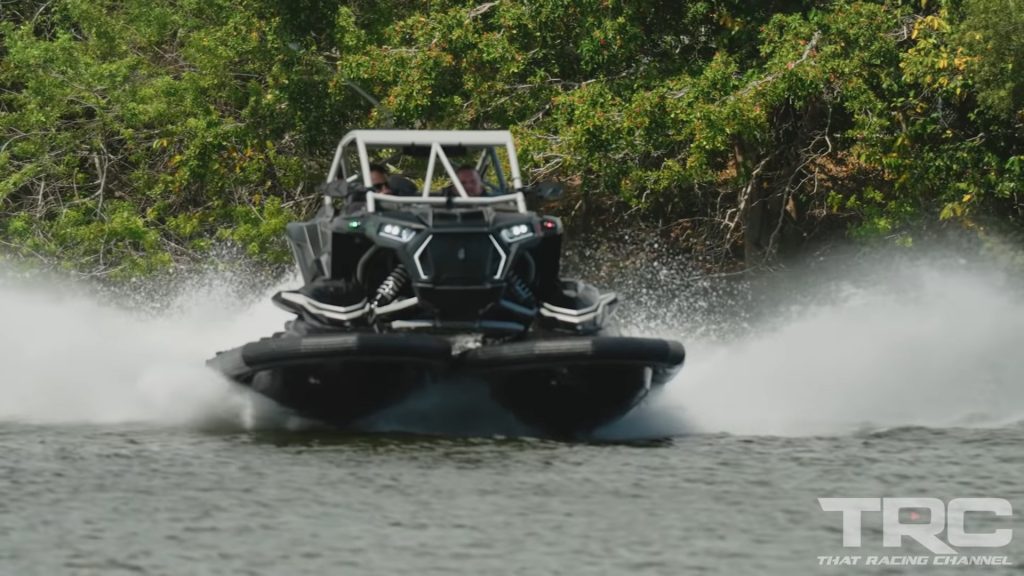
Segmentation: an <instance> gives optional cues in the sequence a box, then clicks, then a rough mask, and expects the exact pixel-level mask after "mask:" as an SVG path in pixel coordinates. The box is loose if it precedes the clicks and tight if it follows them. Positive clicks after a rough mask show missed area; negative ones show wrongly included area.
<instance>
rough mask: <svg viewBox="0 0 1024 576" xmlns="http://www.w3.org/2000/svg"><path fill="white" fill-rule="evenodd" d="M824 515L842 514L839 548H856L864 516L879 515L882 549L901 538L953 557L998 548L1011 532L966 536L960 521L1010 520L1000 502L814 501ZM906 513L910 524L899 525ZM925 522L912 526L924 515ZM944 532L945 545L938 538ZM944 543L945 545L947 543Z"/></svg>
mask: <svg viewBox="0 0 1024 576" xmlns="http://www.w3.org/2000/svg"><path fill="white" fill-rule="evenodd" d="M818 504H819V505H820V506H821V509H822V510H823V511H825V512H842V513H843V546H844V547H846V548H859V547H860V545H861V515H862V514H863V513H864V512H879V511H881V512H882V545H883V546H885V547H887V548H896V547H899V546H901V545H902V544H903V537H904V536H906V537H908V538H912V539H914V540H917V541H918V542H919V543H920V544H921V545H922V546H924V547H925V548H927V549H928V550H930V551H931V552H932V554H957V551H956V550H954V549H953V548H952V547H951V546H962V547H981V548H998V547H1000V546H1006V545H1007V544H1009V543H1010V541H1011V540H1013V530H1012V529H1009V528H1000V529H998V530H994V531H992V532H988V533H974V532H972V533H968V532H967V530H966V529H965V528H964V517H965V516H966V514H967V513H968V512H972V513H986V514H994V515H996V516H1012V515H1013V507H1012V506H1010V503H1009V502H1008V501H1006V500H1003V499H1002V498H955V499H953V500H950V501H949V505H948V506H947V505H946V504H944V503H943V502H942V500H939V499H938V498H818ZM901 510H910V511H911V512H910V519H911V522H908V523H903V522H901V521H900V511H901ZM918 510H927V519H926V520H925V521H918V522H914V520H918V519H919V518H922V519H923V518H924V515H920V514H918V512H917V511H918ZM943 530H945V531H946V542H943V541H942V539H940V538H939V534H940V533H942V531H943ZM947 542H948V543H947Z"/></svg>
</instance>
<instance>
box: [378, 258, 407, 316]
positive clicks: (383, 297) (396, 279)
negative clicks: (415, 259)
mask: <svg viewBox="0 0 1024 576" xmlns="http://www.w3.org/2000/svg"><path fill="white" fill-rule="evenodd" d="M408 281H409V273H408V272H406V271H405V266H402V265H401V264H399V265H398V266H397V267H396V268H395V269H394V270H392V271H391V274H388V277H387V278H385V279H384V281H383V282H381V283H380V287H379V288H377V294H376V295H375V296H374V297H373V306H374V308H376V307H378V306H384V305H386V304H389V303H390V302H391V301H393V300H394V299H395V297H396V296H398V293H399V292H401V290H402V287H404V286H405V283H406V282H408Z"/></svg>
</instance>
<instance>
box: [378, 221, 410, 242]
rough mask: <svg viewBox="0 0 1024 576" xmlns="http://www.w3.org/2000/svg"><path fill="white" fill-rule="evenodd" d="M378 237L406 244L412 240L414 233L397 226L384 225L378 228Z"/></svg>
mask: <svg viewBox="0 0 1024 576" xmlns="http://www.w3.org/2000/svg"><path fill="white" fill-rule="evenodd" d="M380 235H381V236H384V237H385V238H391V239H392V240H398V241H399V242H408V241H409V240H412V239H413V236H416V231H415V230H413V229H412V228H406V227H405V226H399V225H398V224H385V225H383V226H381V227H380Z"/></svg>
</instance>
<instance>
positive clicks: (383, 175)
mask: <svg viewBox="0 0 1024 576" xmlns="http://www.w3.org/2000/svg"><path fill="white" fill-rule="evenodd" d="M370 187H371V188H373V191H374V192H376V193H378V194H391V187H390V186H389V185H388V168H387V166H384V165H383V164H370Z"/></svg>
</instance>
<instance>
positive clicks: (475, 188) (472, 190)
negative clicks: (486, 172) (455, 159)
mask: <svg viewBox="0 0 1024 576" xmlns="http://www.w3.org/2000/svg"><path fill="white" fill-rule="evenodd" d="M455 174H456V175H457V176H458V177H459V182H461V183H462V188H463V189H465V191H466V194H467V195H469V196H483V195H484V181H483V180H482V179H481V178H480V173H479V172H477V171H476V168H475V167H474V166H473V165H471V164H463V165H462V166H459V168H458V169H457V170H456V171H455Z"/></svg>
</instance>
